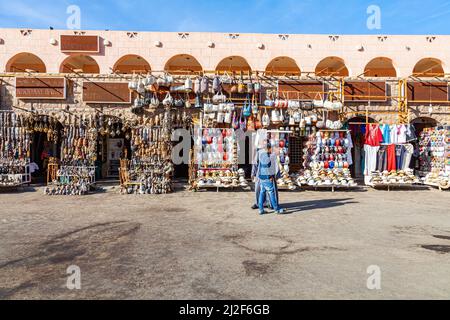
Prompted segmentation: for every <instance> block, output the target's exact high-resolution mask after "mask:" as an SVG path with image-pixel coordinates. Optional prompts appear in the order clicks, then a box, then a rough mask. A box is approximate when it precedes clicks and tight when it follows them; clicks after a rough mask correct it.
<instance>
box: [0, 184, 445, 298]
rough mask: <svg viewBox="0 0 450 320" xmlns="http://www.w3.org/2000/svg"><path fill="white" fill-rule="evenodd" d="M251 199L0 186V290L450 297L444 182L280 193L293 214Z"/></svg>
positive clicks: (0, 294)
mask: <svg viewBox="0 0 450 320" xmlns="http://www.w3.org/2000/svg"><path fill="white" fill-rule="evenodd" d="M252 200H253V194H252V193H249V192H237V193H232V192H225V193H215V192H200V193H192V192H187V191H178V192H177V193H175V194H171V195H163V196H122V195H119V194H118V192H117V190H109V191H108V192H105V193H100V194H94V195H88V196H85V197H47V196H43V195H42V190H40V189H38V190H37V191H35V192H33V191H31V190H30V191H29V192H25V193H12V194H0V234H1V245H0V299H29V298H31V299H400V298H405V299H413V298H414V299H418V298H424V299H430V298H438V299H449V298H450V210H449V207H450V193H449V192H439V191H437V190H429V191H391V192H387V191H375V190H367V191H366V190H365V191H362V192H337V193H334V194H333V193H331V192H314V191H307V192H298V193H282V194H281V200H282V202H283V203H284V205H285V206H286V207H287V208H289V213H290V214H288V215H285V216H278V215H274V214H271V215H267V216H263V217H261V216H259V215H258V214H257V212H255V211H253V210H251V209H250V208H249V207H250V205H251V204H252ZM70 265H77V266H79V267H80V269H81V285H82V288H81V290H69V289H67V287H66V281H67V276H68V275H67V274H66V270H67V268H68V267H69V266H70ZM371 265H376V266H379V268H380V269H381V290H369V289H368V288H367V285H366V283H367V279H368V277H369V276H370V275H369V274H368V273H367V268H368V267H369V266H371Z"/></svg>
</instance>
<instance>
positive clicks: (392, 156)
mask: <svg viewBox="0 0 450 320" xmlns="http://www.w3.org/2000/svg"><path fill="white" fill-rule="evenodd" d="M386 151H387V170H388V171H394V170H397V157H396V153H395V151H396V149H395V144H391V145H388V146H387V148H386Z"/></svg>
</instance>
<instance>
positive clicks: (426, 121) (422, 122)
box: [411, 117, 438, 135]
mask: <svg viewBox="0 0 450 320" xmlns="http://www.w3.org/2000/svg"><path fill="white" fill-rule="evenodd" d="M411 124H412V125H414V128H415V129H416V133H417V135H420V134H421V133H422V131H423V130H424V129H426V128H434V127H437V126H438V122H437V120H436V119H433V118H430V117H419V118H416V119H414V120H412V121H411Z"/></svg>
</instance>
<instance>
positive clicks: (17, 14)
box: [0, 0, 66, 28]
mask: <svg viewBox="0 0 450 320" xmlns="http://www.w3.org/2000/svg"><path fill="white" fill-rule="evenodd" d="M36 7H37V6H30V5H27V4H25V3H24V2H22V1H18V0H16V1H14V2H13V1H2V2H1V3H0V11H1V12H2V15H3V16H6V17H9V18H10V20H11V19H13V20H14V22H16V23H17V24H18V25H28V24H30V23H33V24H46V25H48V26H53V27H55V28H65V21H66V15H65V10H63V11H60V10H58V9H57V8H58V7H55V6H54V5H53V6H50V7H48V6H45V7H43V6H40V7H39V8H36ZM58 15H59V17H58Z"/></svg>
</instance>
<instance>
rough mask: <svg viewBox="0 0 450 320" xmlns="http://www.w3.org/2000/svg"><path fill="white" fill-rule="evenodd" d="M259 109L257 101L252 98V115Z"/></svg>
mask: <svg viewBox="0 0 450 320" xmlns="http://www.w3.org/2000/svg"><path fill="white" fill-rule="evenodd" d="M258 111H259V107H258V100H257V99H256V98H255V97H253V103H252V113H253V115H254V116H256V115H257V114H258Z"/></svg>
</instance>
